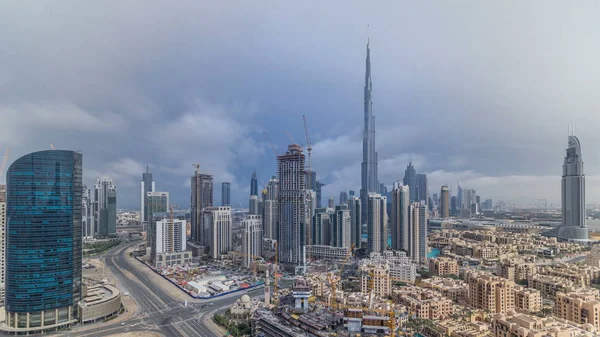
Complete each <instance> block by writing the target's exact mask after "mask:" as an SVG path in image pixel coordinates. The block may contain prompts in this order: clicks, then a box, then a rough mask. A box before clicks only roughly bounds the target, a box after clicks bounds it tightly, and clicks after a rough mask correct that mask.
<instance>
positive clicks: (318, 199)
mask: <svg viewBox="0 0 600 337" xmlns="http://www.w3.org/2000/svg"><path fill="white" fill-rule="evenodd" d="M323 186H325V184H323V183H322V182H320V181H318V180H317V208H321V207H323V206H322V201H321V197H322V195H323V194H322V193H321V188H322V187H323Z"/></svg>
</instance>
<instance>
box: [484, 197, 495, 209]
mask: <svg viewBox="0 0 600 337" xmlns="http://www.w3.org/2000/svg"><path fill="white" fill-rule="evenodd" d="M482 209H483V210H484V211H491V210H493V209H494V204H493V203H492V199H485V201H484V202H483V206H482Z"/></svg>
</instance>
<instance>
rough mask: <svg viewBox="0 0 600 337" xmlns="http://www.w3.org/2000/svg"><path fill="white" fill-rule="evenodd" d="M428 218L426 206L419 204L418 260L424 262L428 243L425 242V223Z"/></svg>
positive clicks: (422, 203)
mask: <svg viewBox="0 0 600 337" xmlns="http://www.w3.org/2000/svg"><path fill="white" fill-rule="evenodd" d="M428 218H429V209H428V208H427V204H426V203H424V202H422V201H421V202H420V204H419V258H420V260H424V259H426V258H427V251H428V250H429V241H428V240H427V223H428V221H427V220H428Z"/></svg>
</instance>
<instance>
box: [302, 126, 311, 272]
mask: <svg viewBox="0 0 600 337" xmlns="http://www.w3.org/2000/svg"><path fill="white" fill-rule="evenodd" d="M302 119H303V120H304V135H305V136H306V151H308V171H306V172H307V174H306V175H305V176H306V178H307V179H308V181H307V182H306V186H307V188H308V190H309V191H308V194H307V195H306V202H305V203H304V205H305V208H306V211H305V212H306V214H308V215H309V216H308V219H307V220H308V221H307V223H308V226H307V230H306V235H307V236H308V240H306V241H308V245H309V246H310V245H312V216H310V212H309V211H308V207H309V202H310V203H311V206H310V207H311V208H312V203H313V202H314V200H312V192H310V190H311V189H312V184H311V181H310V178H311V177H312V164H311V160H310V158H311V156H310V153H311V151H312V146H311V144H310V138H308V126H306V116H305V115H302ZM308 259H309V260H310V259H311V256H310V254H309V256H308ZM305 272H306V271H305Z"/></svg>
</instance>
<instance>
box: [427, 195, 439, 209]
mask: <svg viewBox="0 0 600 337" xmlns="http://www.w3.org/2000/svg"><path fill="white" fill-rule="evenodd" d="M431 201H432V202H433V203H432V204H431V205H429V207H430V208H431V209H434V208H437V207H438V206H439V205H440V199H439V198H438V194H437V193H433V195H432V197H431Z"/></svg>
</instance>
